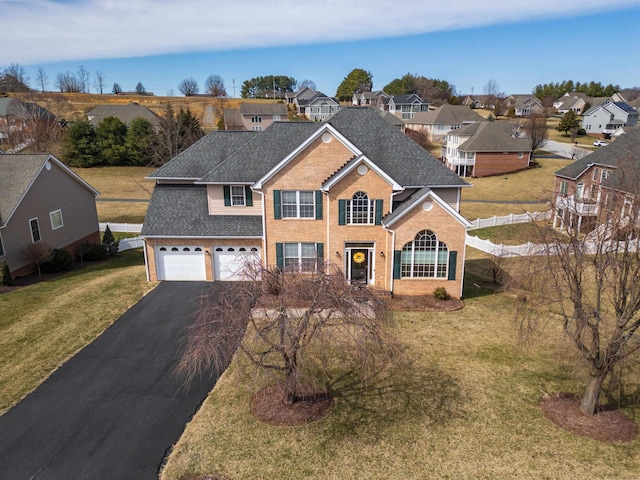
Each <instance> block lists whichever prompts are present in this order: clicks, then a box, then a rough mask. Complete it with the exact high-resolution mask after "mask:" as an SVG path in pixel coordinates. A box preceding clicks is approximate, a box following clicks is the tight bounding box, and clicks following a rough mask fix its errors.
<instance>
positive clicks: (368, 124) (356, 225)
mask: <svg viewBox="0 0 640 480" xmlns="http://www.w3.org/2000/svg"><path fill="white" fill-rule="evenodd" d="M149 178H151V179H153V180H155V181H156V185H155V188H154V192H153V195H152V198H151V202H150V204H149V210H148V212H147V215H146V217H145V221H144V225H143V228H142V236H143V238H144V239H145V258H146V265H147V271H148V276H149V278H150V279H151V280H153V281H155V280H205V281H241V280H243V279H245V278H246V277H245V276H244V267H245V266H246V265H247V264H251V263H252V262H255V263H259V264H260V265H262V266H265V267H276V268H280V269H282V270H283V271H284V272H285V274H286V272H288V271H295V272H312V271H317V270H322V269H323V268H325V267H326V266H328V265H333V266H336V267H338V268H340V270H341V271H342V272H343V274H344V277H345V279H346V280H347V281H349V282H351V283H354V284H363V285H370V286H372V287H374V288H378V289H381V290H385V291H388V292H393V293H394V294H398V295H431V294H432V292H433V290H434V289H435V288H436V287H439V286H442V287H444V288H445V289H446V291H447V292H448V293H449V294H450V295H451V296H453V297H456V298H458V297H460V296H461V294H462V285H463V277H464V251H465V242H466V229H467V227H468V226H470V223H469V222H468V221H467V220H466V219H465V218H464V217H462V216H461V215H460V213H459V209H460V198H461V189H462V188H464V187H468V186H469V184H468V183H466V182H465V181H464V180H462V179H461V178H460V177H458V176H457V175H455V174H454V173H453V172H451V171H450V170H448V169H447V168H446V167H445V166H444V165H442V163H441V162H440V161H438V160H437V159H436V158H434V157H433V156H432V155H431V154H429V153H428V152H427V151H426V150H424V149H423V148H421V147H420V146H418V145H417V144H416V143H415V142H413V141H411V140H410V139H409V138H407V137H406V136H405V135H404V134H402V133H401V132H399V131H398V129H397V128H396V127H395V126H393V125H391V124H390V123H388V122H387V121H385V120H384V119H383V117H382V115H380V113H378V112H376V111H375V110H374V109H372V108H365V107H344V108H342V109H341V110H340V111H338V112H337V113H335V114H334V115H332V116H331V117H329V118H328V119H327V120H325V121H324V122H275V123H273V124H272V125H271V126H270V127H269V128H267V129H265V130H263V131H261V132H238V131H235V132H234V131H214V132H211V133H209V134H208V135H206V136H205V137H204V138H202V139H201V140H200V141H198V142H196V143H195V144H194V145H192V146H191V147H189V148H188V149H187V150H185V151H183V152H182V153H180V154H179V155H177V156H176V157H175V158H173V159H172V160H171V161H169V162H168V163H166V164H165V165H163V166H162V167H160V169H158V170H157V171H156V172H155V173H153V174H152V175H150V176H149Z"/></svg>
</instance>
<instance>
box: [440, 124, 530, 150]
mask: <svg viewBox="0 0 640 480" xmlns="http://www.w3.org/2000/svg"><path fill="white" fill-rule="evenodd" d="M515 128H516V127H515V125H512V124H510V123H505V122H477V123H472V124H470V125H467V126H465V127H462V128H461V129H459V130H455V131H454V132H453V133H452V135H458V136H460V137H463V136H466V135H471V138H469V139H468V140H466V141H465V142H463V143H462V144H461V145H460V146H459V147H458V150H460V151H463V152H529V151H531V145H530V143H529V141H528V140H527V139H526V138H516V137H513V131H514V129H515Z"/></svg>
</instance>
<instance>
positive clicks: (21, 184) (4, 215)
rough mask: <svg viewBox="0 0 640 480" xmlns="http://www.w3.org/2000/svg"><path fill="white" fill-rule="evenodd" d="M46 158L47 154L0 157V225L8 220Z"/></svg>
mask: <svg viewBox="0 0 640 480" xmlns="http://www.w3.org/2000/svg"><path fill="white" fill-rule="evenodd" d="M48 158H49V155H48V154H40V155H20V154H2V155H0V225H4V224H5V222H6V221H7V220H8V218H9V216H10V215H11V213H12V212H13V211H14V209H15V208H16V207H17V206H18V203H19V202H20V199H21V198H22V196H23V195H24V194H25V192H26V191H27V189H28V188H29V185H31V182H32V181H33V179H34V178H35V177H36V175H37V174H38V172H39V171H40V169H41V168H42V165H43V164H44V162H46V161H47V159H48Z"/></svg>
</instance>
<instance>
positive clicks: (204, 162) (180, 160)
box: [147, 130, 258, 180]
mask: <svg viewBox="0 0 640 480" xmlns="http://www.w3.org/2000/svg"><path fill="white" fill-rule="evenodd" d="M257 135H258V134H257V133H255V132H249V131H233V130H230V131H225V130H218V131H214V132H211V133H209V134H207V135H205V136H204V137H202V138H201V139H200V140H198V141H197V142H196V143H194V144H193V145H191V146H190V147H189V148H187V149H186V150H184V151H183V152H181V153H179V154H178V155H176V156H175V157H173V158H172V159H171V160H170V161H169V162H167V163H165V164H164V165H163V166H162V167H160V168H159V169H158V170H156V171H155V172H153V173H152V174H151V175H149V176H148V177H147V178H150V179H183V180H186V179H190V180H197V179H200V178H202V177H203V176H205V175H206V174H207V172H209V171H210V170H212V169H213V168H215V167H216V166H217V165H219V164H220V163H221V162H223V161H224V160H225V159H227V158H228V157H229V156H230V155H231V154H233V152H235V151H237V150H239V149H240V148H242V147H243V146H244V145H246V144H247V143H249V142H250V141H251V140H252V139H253V138H254V137H256V136H257Z"/></svg>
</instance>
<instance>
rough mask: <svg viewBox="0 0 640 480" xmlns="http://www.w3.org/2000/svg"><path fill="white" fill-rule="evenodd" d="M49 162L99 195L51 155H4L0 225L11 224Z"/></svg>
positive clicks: (0, 178)
mask: <svg viewBox="0 0 640 480" xmlns="http://www.w3.org/2000/svg"><path fill="white" fill-rule="evenodd" d="M47 162H50V163H53V164H55V165H56V166H57V167H59V168H60V169H61V170H62V171H63V172H65V173H66V174H67V175H69V176H70V177H72V178H73V179H74V180H76V181H77V182H78V183H79V184H81V185H82V186H83V187H85V188H86V189H87V190H89V191H90V192H91V193H92V194H93V195H94V196H96V195H99V193H98V191H97V190H96V189H94V188H93V187H92V186H91V185H89V184H88V183H87V182H85V181H84V180H83V179H82V178H80V177H79V176H78V175H77V174H76V173H74V172H73V171H72V170H71V169H69V168H68V167H67V166H66V165H64V164H63V163H62V162H61V161H60V160H58V159H57V158H56V157H54V156H53V155H51V154H48V153H45V154H37V155H23V154H2V155H0V225H6V224H7V222H9V220H10V219H11V216H12V215H13V213H14V212H15V211H16V209H17V208H18V206H19V205H20V202H22V199H23V198H24V197H25V196H26V194H27V192H28V191H29V189H30V188H31V185H33V183H34V182H35V181H36V179H37V178H38V175H39V174H40V172H41V171H42V169H44V168H46V165H47Z"/></svg>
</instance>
